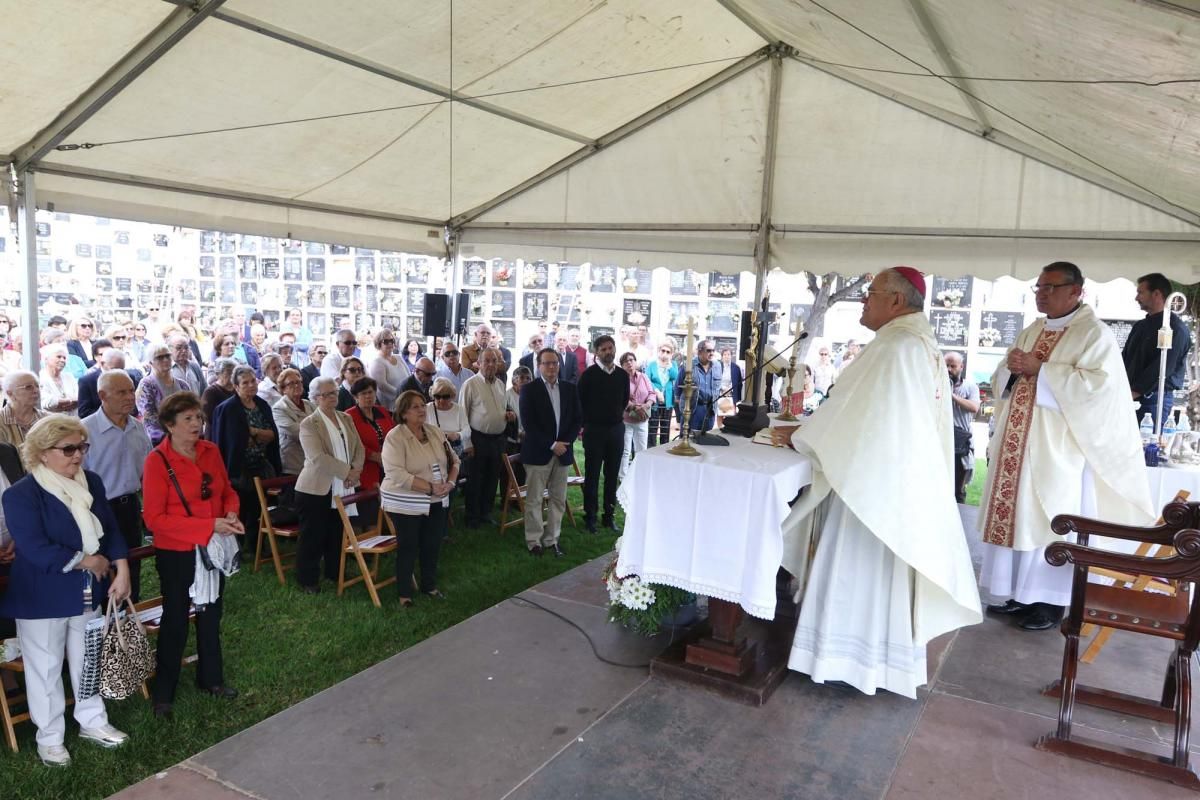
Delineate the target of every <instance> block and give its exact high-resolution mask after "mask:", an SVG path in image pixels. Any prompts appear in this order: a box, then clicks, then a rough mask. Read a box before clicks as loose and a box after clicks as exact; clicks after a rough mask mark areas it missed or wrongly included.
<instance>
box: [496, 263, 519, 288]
mask: <svg viewBox="0 0 1200 800" xmlns="http://www.w3.org/2000/svg"><path fill="white" fill-rule="evenodd" d="M515 273H516V268H515V267H514V266H513V262H511V261H505V260H504V259H502V258H493V259H492V285H493V286H513V285H514V283H515V281H516V278H515V277H514V275H515Z"/></svg>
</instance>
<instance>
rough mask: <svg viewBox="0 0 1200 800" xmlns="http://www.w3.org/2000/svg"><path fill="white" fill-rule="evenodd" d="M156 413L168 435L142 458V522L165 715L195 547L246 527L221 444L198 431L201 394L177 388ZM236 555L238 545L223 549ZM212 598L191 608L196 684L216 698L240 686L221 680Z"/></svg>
mask: <svg viewBox="0 0 1200 800" xmlns="http://www.w3.org/2000/svg"><path fill="white" fill-rule="evenodd" d="M158 418H159V421H160V422H161V424H162V427H163V430H164V431H165V432H166V436H165V437H164V438H163V440H162V443H161V444H159V445H158V447H156V448H155V449H154V450H153V451H152V452H151V453H150V455H149V456H147V457H146V465H145V471H144V474H143V478H142V493H143V498H144V508H143V511H142V516H143V519H144V520H145V522H146V527H147V528H148V529H149V530H151V531H153V532H154V549H155V551H156V552H155V561H156V564H157V566H158V580H159V585H160V588H161V589H162V597H163V614H162V622H161V627H160V629H159V634H158V657H157V667H156V670H157V677H156V679H155V682H154V714H155V716H159V717H164V716H170V714H171V707H172V704H173V703H174V702H175V687H176V685H177V684H178V683H179V667H180V664H181V663H182V660H183V649H184V647H185V646H186V645H187V636H188V608H189V606H190V605H191V602H192V601H191V597H190V595H189V593H188V590H189V588H190V587H191V586H192V583H193V582H194V581H195V578H196V574H197V564H198V563H202V562H201V556H200V555H199V553H198V552H197V550H198V549H204V550H205V553H206V554H207V553H209V540H210V539H212V538H213V536H214V535H222V536H232V535H233V534H238V533H242V532H243V528H242V523H241V522H239V521H238V495H237V492H236V491H234V489H233V487H232V486H230V484H229V477H228V475H227V474H226V472H225V462H224V460H223V459H222V458H221V451H220V450H218V449H217V446H216V445H215V444H213V443H212V442H208V441H204V440H203V439H201V438H200V435H201V433H202V432H203V430H204V414H203V412H202V410H201V405H200V398H199V397H197V396H196V395H195V394H193V393H192V392H179V393H177V394H173V395H171V396H170V397H168V398H167V399H166V400H164V401H163V403H162V405H160V406H159V407H158ZM228 550H229V552H230V553H232V556H231V558H232V559H233V560H235V561H236V558H237V556H236V551H237V546H236V544H233V545H231V546H230V548H228ZM224 586H225V579H224V575H221V576H220V578H219V583H218V593H217V597H216V599H215V601H212V602H208V603H203V604H202V603H200V602H199V600H198V601H197V610H196V652H197V655H198V657H199V660H198V662H197V664H196V682H197V684H198V685H199V686H200V689H201V691H204V692H207V693H208V694H211V695H213V696H214V697H220V698H224V699H229V700H231V699H233V698H234V697H237V690H236V689H234V688H232V687H230V686H226V685H225V676H224V671H223V669H222V665H221V630H220V626H221V609H222V601H221V597H220V593H221V592H223V591H224Z"/></svg>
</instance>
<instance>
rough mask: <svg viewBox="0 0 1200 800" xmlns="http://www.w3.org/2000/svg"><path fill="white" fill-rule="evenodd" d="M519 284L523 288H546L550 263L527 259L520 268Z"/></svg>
mask: <svg viewBox="0 0 1200 800" xmlns="http://www.w3.org/2000/svg"><path fill="white" fill-rule="evenodd" d="M521 286H522V288H525V289H546V288H549V286H550V265H549V264H547V263H546V262H545V261H527V262H525V266H524V267H522V268H521Z"/></svg>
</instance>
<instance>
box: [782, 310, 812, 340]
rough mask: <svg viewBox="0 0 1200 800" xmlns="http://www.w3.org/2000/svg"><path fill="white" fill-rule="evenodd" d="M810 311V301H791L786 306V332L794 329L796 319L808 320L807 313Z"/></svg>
mask: <svg viewBox="0 0 1200 800" xmlns="http://www.w3.org/2000/svg"><path fill="white" fill-rule="evenodd" d="M811 313H812V303H792V304H791V305H790V306H788V317H787V328H788V333H791V332H792V331H794V330H795V329H796V320H800V321H802V322H807V321H808V315H809V314H811Z"/></svg>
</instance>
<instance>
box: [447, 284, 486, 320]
mask: <svg viewBox="0 0 1200 800" xmlns="http://www.w3.org/2000/svg"><path fill="white" fill-rule="evenodd" d="M467 294H468V295H469V296H470V298H471V304H470V306H468V309H469V310H468V311H467V319H468V321H469V322H470V323H471V324H472V325H477V324H479V323H480V322H486V321H487V313H488V310H487V309H486V308H485V307H484V306H486V305H488V301H487V292H485V291H482V290H480V289H472V290H470V291H468V292H467ZM450 302H451V305H453V303H454V301H453V300H451V301H450Z"/></svg>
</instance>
